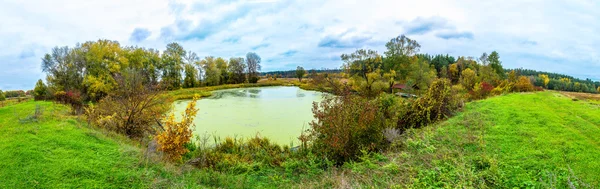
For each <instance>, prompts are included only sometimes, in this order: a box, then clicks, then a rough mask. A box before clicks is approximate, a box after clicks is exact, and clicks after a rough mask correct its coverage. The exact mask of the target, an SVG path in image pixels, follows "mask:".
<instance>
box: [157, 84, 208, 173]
mask: <svg viewBox="0 0 600 189" xmlns="http://www.w3.org/2000/svg"><path fill="white" fill-rule="evenodd" d="M198 98H199V96H198V95H196V96H194V99H193V100H192V101H191V102H190V103H189V104H188V105H187V107H186V108H185V112H183V113H182V114H181V115H182V118H181V119H182V120H181V121H180V122H177V121H175V114H173V113H171V114H170V115H169V116H167V117H166V118H165V119H164V125H163V127H164V131H162V132H159V133H158V134H157V135H156V140H157V142H158V144H159V145H160V146H159V148H158V150H161V151H163V152H165V154H166V156H167V158H168V159H169V160H172V161H175V160H180V159H181V156H182V155H183V154H185V153H187V152H188V149H187V148H185V147H184V145H185V144H187V143H189V142H190V140H191V138H192V128H191V126H192V125H193V121H194V117H195V116H196V113H198V109H196V108H195V107H196V101H197V100H198Z"/></svg>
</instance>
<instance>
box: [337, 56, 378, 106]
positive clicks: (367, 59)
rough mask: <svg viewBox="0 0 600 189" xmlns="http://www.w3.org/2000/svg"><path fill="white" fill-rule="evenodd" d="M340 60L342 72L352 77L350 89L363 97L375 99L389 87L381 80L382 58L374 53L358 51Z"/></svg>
mask: <svg viewBox="0 0 600 189" xmlns="http://www.w3.org/2000/svg"><path fill="white" fill-rule="evenodd" d="M341 58H342V60H343V61H344V62H345V63H344V65H343V68H344V70H345V71H346V72H347V73H348V74H350V75H351V76H352V77H351V80H352V87H353V88H354V90H356V91H358V92H359V93H361V94H362V95H363V96H367V97H375V96H377V95H378V94H379V93H381V92H382V91H385V89H386V88H387V87H389V85H388V84H387V82H386V81H384V80H383V79H384V78H383V73H382V71H381V68H382V66H383V64H382V57H381V56H380V55H379V54H377V52H376V51H373V50H365V49H359V50H356V52H354V53H352V54H342V56H341Z"/></svg>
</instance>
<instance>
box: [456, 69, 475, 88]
mask: <svg viewBox="0 0 600 189" xmlns="http://www.w3.org/2000/svg"><path fill="white" fill-rule="evenodd" d="M476 83H477V81H476V74H475V71H473V70H471V68H467V69H465V70H463V71H462V74H461V77H460V84H462V85H463V87H465V89H467V90H473V87H474V86H475V84H476Z"/></svg>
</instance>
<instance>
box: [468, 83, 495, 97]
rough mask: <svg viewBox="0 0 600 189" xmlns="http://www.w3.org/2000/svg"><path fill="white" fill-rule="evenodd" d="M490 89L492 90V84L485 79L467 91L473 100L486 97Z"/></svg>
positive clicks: (490, 91)
mask: <svg viewBox="0 0 600 189" xmlns="http://www.w3.org/2000/svg"><path fill="white" fill-rule="evenodd" d="M492 90H494V86H492V84H489V83H487V82H485V81H483V82H481V83H477V84H476V85H475V88H473V90H472V91H469V98H470V99H473V100H478V99H484V98H486V97H488V96H489V95H490V94H491V93H492Z"/></svg>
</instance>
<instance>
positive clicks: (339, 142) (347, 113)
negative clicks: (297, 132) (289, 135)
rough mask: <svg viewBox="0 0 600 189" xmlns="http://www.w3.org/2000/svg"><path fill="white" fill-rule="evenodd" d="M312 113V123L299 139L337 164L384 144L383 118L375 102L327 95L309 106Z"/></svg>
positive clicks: (354, 97) (380, 147)
mask: <svg viewBox="0 0 600 189" xmlns="http://www.w3.org/2000/svg"><path fill="white" fill-rule="evenodd" d="M313 114H314V117H315V120H314V121H312V122H311V123H310V126H311V127H310V129H308V131H307V133H306V136H302V137H300V139H301V140H304V141H303V142H304V143H306V142H309V144H310V147H311V149H312V150H313V151H315V152H317V153H318V154H320V155H322V156H324V157H325V158H327V159H329V160H332V161H334V162H336V163H337V164H338V165H340V164H342V163H343V162H346V161H349V160H355V159H356V158H357V157H358V156H359V155H360V154H361V151H362V150H365V151H369V152H371V151H377V150H380V149H382V148H383V147H384V145H385V142H384V138H383V129H384V128H385V127H386V125H385V121H384V115H383V112H381V111H379V106H378V104H377V103H376V102H373V101H369V100H366V99H364V98H361V97H358V96H342V97H334V96H329V97H326V98H325V99H324V100H323V101H322V102H321V103H320V104H319V103H314V104H313Z"/></svg>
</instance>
